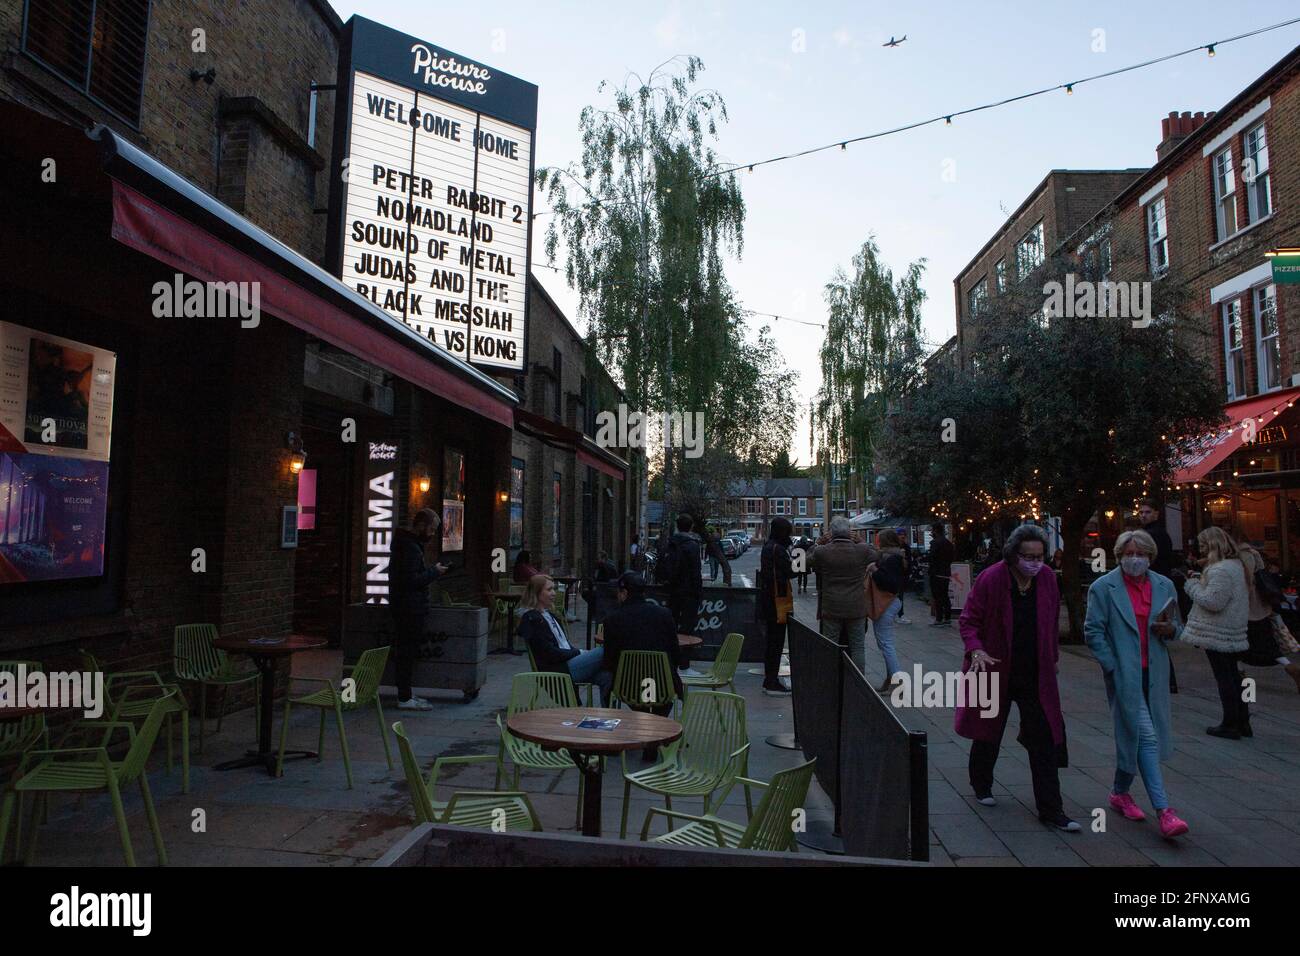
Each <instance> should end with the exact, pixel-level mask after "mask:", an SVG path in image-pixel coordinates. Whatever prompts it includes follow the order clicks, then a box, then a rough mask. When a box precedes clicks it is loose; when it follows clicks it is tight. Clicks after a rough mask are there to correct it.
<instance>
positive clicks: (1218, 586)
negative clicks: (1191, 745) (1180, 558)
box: [1182, 527, 1251, 740]
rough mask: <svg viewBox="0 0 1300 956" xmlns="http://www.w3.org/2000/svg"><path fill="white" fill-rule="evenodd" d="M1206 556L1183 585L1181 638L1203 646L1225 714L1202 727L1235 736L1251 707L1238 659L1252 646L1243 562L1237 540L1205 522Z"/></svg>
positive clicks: (1201, 545)
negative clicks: (1185, 603)
mask: <svg viewBox="0 0 1300 956" xmlns="http://www.w3.org/2000/svg"><path fill="white" fill-rule="evenodd" d="M1196 546H1197V551H1198V552H1199V553H1200V555H1201V559H1202V561H1203V562H1204V570H1203V572H1202V573H1201V574H1199V575H1198V574H1196V573H1195V572H1193V573H1191V574H1190V575H1189V576H1188V579H1187V584H1186V585H1184V589H1185V590H1186V591H1187V596H1188V597H1190V598H1191V599H1192V610H1191V611H1190V613H1188V615H1187V625H1186V626H1185V627H1184V628H1183V633H1182V639H1183V643H1185V644H1190V645H1191V646H1192V647H1199V648H1201V649H1202V650H1203V651H1205V656H1206V658H1207V659H1208V660H1209V662H1210V670H1211V671H1213V672H1214V681H1215V683H1216V684H1217V685H1218V688H1219V703H1220V705H1221V706H1222V709H1223V718H1222V719H1221V720H1220V721H1219V723H1218V724H1217V725H1216V726H1214V727H1207V728H1206V730H1205V732H1206V733H1207V734H1209V735H1210V736H1211V737H1223V738H1226V739H1228V740H1239V739H1240V738H1241V736H1242V734H1243V732H1244V733H1246V734H1247V735H1249V734H1250V733H1251V730H1250V707H1249V705H1247V704H1246V702H1245V701H1244V700H1242V693H1243V687H1242V684H1243V681H1242V676H1241V672H1240V671H1238V670H1237V660H1238V658H1239V657H1240V655H1241V654H1242V653H1243V652H1244V651H1246V650H1247V649H1248V648H1249V647H1250V642H1249V641H1248V640H1247V638H1246V627H1247V622H1248V620H1249V615H1250V590H1249V587H1248V585H1247V581H1246V578H1247V574H1246V568H1245V565H1243V564H1242V562H1241V559H1240V558H1239V557H1238V555H1237V546H1236V544H1234V543H1233V541H1232V539H1231V538H1230V537H1228V534H1227V532H1226V531H1224V530H1223V529H1222V528H1215V527H1210V528H1206V529H1205V530H1204V531H1202V532H1201V533H1200V534H1199V535H1197V536H1196Z"/></svg>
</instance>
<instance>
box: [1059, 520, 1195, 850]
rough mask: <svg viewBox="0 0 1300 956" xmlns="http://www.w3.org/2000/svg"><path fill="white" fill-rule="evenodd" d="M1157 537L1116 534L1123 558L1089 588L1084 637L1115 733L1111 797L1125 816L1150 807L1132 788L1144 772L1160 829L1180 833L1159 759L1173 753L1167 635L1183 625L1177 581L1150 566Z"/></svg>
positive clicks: (1182, 826) (1136, 817)
mask: <svg viewBox="0 0 1300 956" xmlns="http://www.w3.org/2000/svg"><path fill="white" fill-rule="evenodd" d="M1158 553H1159V545H1157V543H1156V541H1155V539H1154V538H1152V537H1151V535H1150V534H1148V533H1147V532H1146V531H1125V532H1124V533H1123V534H1121V535H1120V536H1119V539H1118V540H1117V541H1116V542H1115V560H1116V561H1117V563H1118V566H1117V567H1116V568H1115V569H1114V570H1112V571H1110V572H1109V573H1108V574H1104V575H1102V576H1101V577H1099V578H1098V579H1097V580H1096V581H1094V582H1093V583H1092V586H1091V587H1090V588H1089V589H1088V616H1087V620H1086V621H1085V623H1084V626H1083V634H1084V639H1085V640H1086V641H1087V642H1088V647H1089V648H1091V649H1092V653H1093V656H1094V657H1096V658H1097V663H1099V664H1100V665H1101V672H1102V679H1103V680H1104V681H1105V682H1106V699H1107V700H1108V701H1109V702H1110V716H1111V721H1112V724H1113V726H1114V734H1115V784H1114V787H1113V788H1112V789H1111V793H1110V805H1111V807H1112V808H1113V809H1115V810H1117V811H1118V812H1120V813H1122V814H1123V815H1124V817H1125V819H1128V820H1133V821H1137V822H1141V821H1143V820H1145V819H1146V814H1145V813H1143V812H1142V809H1141V808H1140V807H1138V805H1137V803H1136V802H1135V801H1134V800H1133V796H1132V794H1131V793H1130V792H1129V791H1130V788H1131V787H1132V786H1133V780H1134V777H1135V776H1136V775H1137V774H1138V773H1139V772H1141V774H1142V783H1143V785H1144V786H1145V787H1146V791H1147V797H1148V798H1149V799H1150V800H1151V806H1152V808H1153V809H1154V810H1155V811H1156V818H1157V822H1158V823H1159V826H1160V833H1161V835H1162V836H1164V837H1166V838H1173V837H1176V836H1182V835H1183V834H1184V833H1186V832H1187V829H1188V828H1187V824H1186V822H1184V821H1183V820H1182V819H1181V818H1180V817H1179V816H1178V814H1177V813H1176V812H1175V811H1174V810H1173V809H1172V808H1170V806H1169V798H1168V796H1167V794H1166V793H1165V784H1164V777H1163V775H1162V773H1161V771H1160V764H1161V762H1162V761H1165V760H1168V759H1169V758H1170V757H1172V756H1173V753H1174V735H1173V729H1172V723H1171V721H1170V716H1169V677H1168V673H1167V672H1168V668H1169V652H1168V650H1167V649H1166V648H1165V642H1166V641H1173V640H1177V639H1178V634H1179V632H1180V631H1181V630H1182V624H1181V616H1180V615H1179V612H1178V595H1177V593H1176V591H1175V588H1174V584H1173V582H1172V581H1171V580H1169V578H1167V577H1165V576H1164V575H1163V574H1158V573H1157V572H1155V571H1153V570H1151V564H1152V562H1153V561H1154V560H1155V558H1156V555H1157V554H1158Z"/></svg>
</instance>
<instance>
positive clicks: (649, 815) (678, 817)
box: [641, 807, 727, 847]
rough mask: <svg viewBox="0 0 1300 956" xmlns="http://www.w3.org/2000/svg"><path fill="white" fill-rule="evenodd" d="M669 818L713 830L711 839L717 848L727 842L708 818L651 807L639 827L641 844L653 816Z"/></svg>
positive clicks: (648, 831) (714, 823)
mask: <svg viewBox="0 0 1300 956" xmlns="http://www.w3.org/2000/svg"><path fill="white" fill-rule="evenodd" d="M656 813H657V814H659V815H660V816H665V817H669V818H670V819H673V820H689V821H690V822H691V823H703V824H705V825H706V826H708V827H710V828H711V829H712V830H713V838H714V839H715V840H717V841H718V846H720V847H725V846H726V845H727V841H726V840H724V839H723V837H722V829H721V828H720V827H719V826H718V824H717V823H716V822H714V821H713V820H710V819H709V818H708V817H702V816H698V815H696V814H693V813H682V812H681V811H679V810H665V809H664V808H663V807H651V808H650V810H649V812H648V813H646V815H645V824H644V825H643V826H642V827H641V842H642V843H644V842H645V840H646V837H648V836H649V835H650V824H651V822H652V821H653V820H654V815H655V814H656Z"/></svg>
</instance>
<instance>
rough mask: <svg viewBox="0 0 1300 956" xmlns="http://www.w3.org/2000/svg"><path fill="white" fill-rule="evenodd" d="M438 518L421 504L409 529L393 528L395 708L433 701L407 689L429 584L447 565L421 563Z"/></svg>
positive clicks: (425, 706)
mask: <svg viewBox="0 0 1300 956" xmlns="http://www.w3.org/2000/svg"><path fill="white" fill-rule="evenodd" d="M441 525H442V519H441V518H439V517H438V513H437V512H436V511H434V510H433V509H432V508H421V509H420V510H419V511H417V512H416V513H415V515H414V517H412V518H411V529H410V530H409V531H408V530H406V529H405V528H398V529H397V530H396V531H394V532H393V568H392V589H393V599H392V600H393V603H392V605H391V607H392V610H393V624H394V626H395V628H396V631H397V636H396V639H395V640H394V641H393V668H394V670H395V671H396V677H397V709H398V710H433V704H431V703H429V701H427V700H425V699H424V698H422V697H415V696H413V695H412V693H411V674H412V672H413V671H414V670H415V652H416V649H417V648H418V647H419V646H420V638H421V636H422V635H423V634H424V621H425V618H426V617H428V614H429V585H430V584H432V583H433V582H434V581H436V580H438V578H440V577H442V576H443V575H444V574H446V573H447V572H448V571H449V570H451V569H450V568H449V567H448V566H447V565H444V564H435V565H434V566H433V567H429V566H428V565H426V564H425V563H424V550H425V548H426V547H428V545H429V542H430V541H432V540H433V537H434V535H435V534H437V533H438V528H439V527H441Z"/></svg>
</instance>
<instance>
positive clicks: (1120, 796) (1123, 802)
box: [1110, 793, 1147, 823]
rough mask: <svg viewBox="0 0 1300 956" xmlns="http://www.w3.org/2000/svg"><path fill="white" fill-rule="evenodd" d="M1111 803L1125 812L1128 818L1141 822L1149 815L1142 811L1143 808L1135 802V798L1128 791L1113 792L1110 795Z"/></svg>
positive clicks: (1121, 811)
mask: <svg viewBox="0 0 1300 956" xmlns="http://www.w3.org/2000/svg"><path fill="white" fill-rule="evenodd" d="M1110 805H1111V806H1112V807H1114V808H1115V809H1116V810H1118V811H1119V812H1120V813H1122V814H1124V818H1125V819H1127V820H1133V821H1136V822H1138V823H1141V822H1142V821H1143V820H1145V819H1146V818H1147V815H1146V814H1145V813H1143V812H1142V808H1141V807H1139V806H1138V805H1137V804H1136V803H1134V802H1133V798H1132V797H1131V796H1129V795H1128V794H1127V793H1112V794H1111V795H1110Z"/></svg>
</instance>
